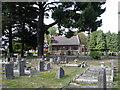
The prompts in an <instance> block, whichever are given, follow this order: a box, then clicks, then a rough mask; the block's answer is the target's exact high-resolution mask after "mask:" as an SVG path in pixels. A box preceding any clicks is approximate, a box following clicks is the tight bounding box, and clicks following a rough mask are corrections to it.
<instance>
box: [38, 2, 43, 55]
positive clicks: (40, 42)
mask: <svg viewBox="0 0 120 90" xmlns="http://www.w3.org/2000/svg"><path fill="white" fill-rule="evenodd" d="M38 5H39V19H38V24H37V25H38V26H37V48H38V57H41V56H42V55H43V49H44V30H43V29H44V22H43V21H44V9H43V5H42V3H41V2H39V4H38Z"/></svg>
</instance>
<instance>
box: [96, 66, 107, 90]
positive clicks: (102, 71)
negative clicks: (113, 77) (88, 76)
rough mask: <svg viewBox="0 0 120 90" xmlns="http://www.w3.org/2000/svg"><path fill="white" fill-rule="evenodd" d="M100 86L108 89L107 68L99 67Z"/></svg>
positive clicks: (104, 89)
mask: <svg viewBox="0 0 120 90" xmlns="http://www.w3.org/2000/svg"><path fill="white" fill-rule="evenodd" d="M98 88H103V90H106V69H105V68H101V69H99V74H98Z"/></svg>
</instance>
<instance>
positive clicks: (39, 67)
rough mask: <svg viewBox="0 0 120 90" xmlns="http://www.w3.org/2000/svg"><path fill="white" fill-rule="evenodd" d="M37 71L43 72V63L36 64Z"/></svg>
mask: <svg viewBox="0 0 120 90" xmlns="http://www.w3.org/2000/svg"><path fill="white" fill-rule="evenodd" d="M38 71H44V61H39V62H38Z"/></svg>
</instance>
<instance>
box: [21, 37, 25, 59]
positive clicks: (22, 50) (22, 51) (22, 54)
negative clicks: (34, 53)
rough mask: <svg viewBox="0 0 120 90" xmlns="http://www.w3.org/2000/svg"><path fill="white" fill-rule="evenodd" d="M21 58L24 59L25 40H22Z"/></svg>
mask: <svg viewBox="0 0 120 90" xmlns="http://www.w3.org/2000/svg"><path fill="white" fill-rule="evenodd" d="M21 40H22V47H21V57H24V39H23V38H22V39H21Z"/></svg>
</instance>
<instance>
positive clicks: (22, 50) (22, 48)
mask: <svg viewBox="0 0 120 90" xmlns="http://www.w3.org/2000/svg"><path fill="white" fill-rule="evenodd" d="M22 32H23V33H22V38H21V42H22V47H21V57H24V43H25V42H24V38H25V35H24V33H25V23H22Z"/></svg>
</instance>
